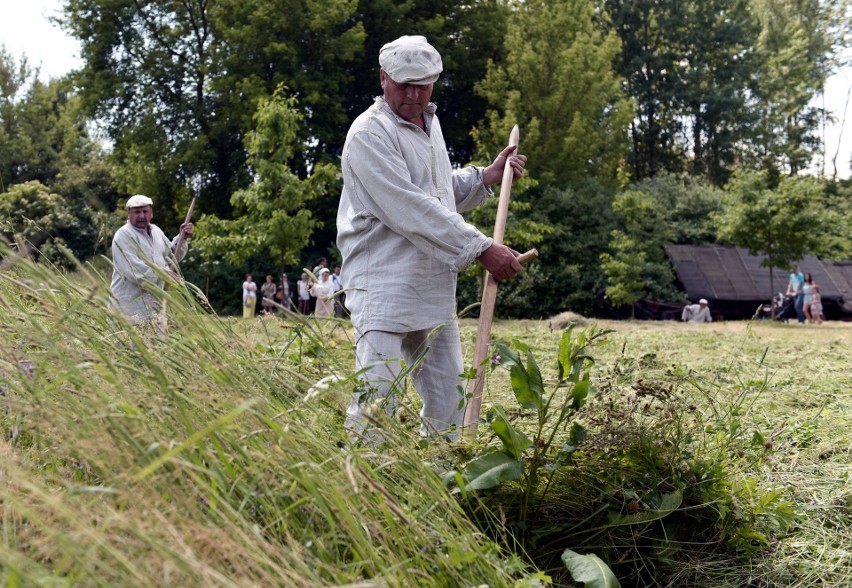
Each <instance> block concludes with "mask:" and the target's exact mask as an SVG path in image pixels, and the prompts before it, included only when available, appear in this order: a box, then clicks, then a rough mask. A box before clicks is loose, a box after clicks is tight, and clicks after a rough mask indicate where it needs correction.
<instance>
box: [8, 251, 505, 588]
mask: <svg viewBox="0 0 852 588" xmlns="http://www.w3.org/2000/svg"><path fill="white" fill-rule="evenodd" d="M4 253H5V254H6V257H5V264H6V267H5V268H4V269H3V270H2V272H1V273H0V312H2V315H3V319H2V321H0V329H2V342H0V390H2V396H0V405H2V414H0V430H2V441H0V453H2V459H0V516H2V518H1V519H0V521H2V522H0V570H2V571H0V583H2V584H3V585H6V586H18V585H20V586H25V585H27V586H28V585H52V586H53V585H86V586H105V587H106V586H119V585H120V586H151V585H175V586H179V585H183V586H202V585H203V586H251V585H257V586H260V585H263V586H320V585H322V586H328V585H350V584H351V585H359V586H379V585H381V586H414V585H435V586H473V585H481V584H488V585H491V586H501V585H509V584H511V583H512V578H511V577H510V574H509V572H508V571H507V569H508V566H509V565H514V564H507V563H506V561H505V559H504V554H502V553H501V552H500V550H499V549H498V548H497V547H496V546H495V545H494V544H493V543H491V542H489V541H487V540H486V539H485V538H484V537H483V536H482V535H481V534H480V533H479V532H478V531H477V530H476V528H475V527H474V526H473V525H472V524H471V523H470V522H469V521H468V520H467V519H466V518H465V516H464V515H463V513H462V512H461V510H460V508H459V506H458V504H457V503H456V502H455V500H454V499H453V498H452V497H451V496H450V495H449V494H448V493H447V491H446V490H445V489H444V488H443V487H442V484H441V481H440V479H439V477H438V476H437V475H436V474H435V473H433V471H432V470H431V469H430V467H428V466H427V465H424V464H423V460H422V457H421V456H420V455H419V454H418V453H417V450H416V449H415V448H416V447H417V444H416V443H415V442H414V440H412V439H405V440H400V442H399V443H397V444H396V446H397V448H398V449H396V450H394V451H393V453H392V454H378V453H375V452H371V451H368V450H352V449H342V446H344V445H345V442H346V438H345V437H344V435H343V431H342V426H341V425H342V413H341V410H340V405H339V403H338V402H336V401H335V396H334V394H335V393H340V394H345V393H346V392H347V390H348V389H351V387H352V382H351V380H350V379H348V376H347V374H348V370H349V366H345V368H344V367H343V366H339V365H337V364H336V363H335V360H334V354H333V353H330V352H329V351H330V350H331V348H332V347H333V345H332V344H331V341H338V340H339V342H340V343H341V345H343V346H346V345H348V343H347V339H346V337H345V335H343V333H345V330H343V329H340V328H339V327H337V326H336V323H334V322H333V321H328V322H325V323H317V322H314V321H312V320H298V319H296V318H293V319H292V320H289V321H282V320H280V319H273V320H270V321H263V322H255V323H254V325H255V328H254V329H253V330H252V331H253V332H252V333H251V334H249V333H248V330H247V329H246V327H245V324H246V323H245V322H244V321H229V320H222V319H219V318H217V317H213V316H211V315H209V314H208V313H206V312H204V310H203V308H202V306H201V305H199V303H198V302H197V296H196V293H194V292H192V291H191V289H190V288H189V287H186V286H181V285H178V284H172V285H171V286H170V288H169V290H168V292H167V293H166V294H164V298H165V299H166V303H167V306H168V309H169V315H170V329H169V334H168V335H167V336H165V337H159V336H157V335H155V334H152V333H145V332H142V331H139V330H138V329H136V328H134V327H132V326H131V325H129V324H128V322H127V321H126V320H125V318H124V317H123V316H121V315H120V314H118V313H117V312H115V311H113V310H112V309H110V308H109V304H108V295H109V288H108V282H107V281H106V277H105V276H104V275H102V274H101V273H99V272H97V271H94V270H93V269H92V268H90V267H79V268H78V269H77V271H76V272H75V273H74V274H73V275H66V274H64V273H61V272H59V271H57V270H55V269H52V268H50V267H49V266H46V265H41V264H33V263H31V262H29V261H28V260H22V259H18V260H14V258H13V256H12V254H11V253H10V252H8V251H6V252H4ZM258 324H261V325H263V327H264V328H263V329H262V331H261V334H260V335H259V336H258V334H257V332H256V326H257V325H258ZM249 335H251V336H249ZM331 373H337V374H338V375H339V376H341V378H342V381H341V382H339V383H338V384H336V385H335V389H334V390H333V391H332V392H331V393H330V394H329V393H326V394H320V395H314V394H308V391H309V389H310V387H311V386H312V385H313V384H315V383H316V382H317V381H318V380H320V379H321V378H322V377H324V376H327V375H329V374H331ZM306 396H307V397H309V398H307V399H306ZM398 434H404V432H400V433H398ZM407 448H412V449H407ZM515 567H517V566H515Z"/></svg>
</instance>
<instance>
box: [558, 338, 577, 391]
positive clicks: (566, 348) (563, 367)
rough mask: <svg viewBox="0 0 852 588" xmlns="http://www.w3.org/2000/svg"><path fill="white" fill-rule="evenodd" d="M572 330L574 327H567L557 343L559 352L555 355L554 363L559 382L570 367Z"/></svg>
mask: <svg viewBox="0 0 852 588" xmlns="http://www.w3.org/2000/svg"><path fill="white" fill-rule="evenodd" d="M573 330H574V325H569V326H568V328H567V329H565V331H564V332H563V333H562V339H561V340H560V341H559V351H558V353H557V355H556V361H557V363H558V365H559V380H560V381H561V380H562V378H564V377H565V376H566V374H567V373H568V371H569V370H570V367H571V350H572V349H573V345H572V343H571V332H572V331H573Z"/></svg>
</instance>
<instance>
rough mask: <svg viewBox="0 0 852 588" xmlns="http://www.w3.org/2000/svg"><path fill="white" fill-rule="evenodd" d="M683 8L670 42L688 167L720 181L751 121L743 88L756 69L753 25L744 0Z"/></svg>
mask: <svg viewBox="0 0 852 588" xmlns="http://www.w3.org/2000/svg"><path fill="white" fill-rule="evenodd" d="M683 8H684V9H685V10H684V19H685V22H686V26H685V27H683V28H682V29H679V31H678V32H679V34H678V35H677V36H676V38H675V43H676V49H677V50H678V53H679V56H680V61H679V62H678V65H679V67H678V73H677V77H678V81H679V85H680V87H679V98H678V106H679V109H680V111H681V113H682V114H683V115H684V116H685V117H686V119H687V132H688V138H687V141H688V145H689V147H690V150H691V152H692V153H691V158H690V162H689V167H688V170H689V171H690V172H691V173H692V174H694V175H700V176H704V177H706V178H708V179H709V180H710V181H712V182H713V183H714V184H716V185H723V184H724V183H725V182H726V181H727V179H728V176H729V174H730V170H731V169H732V168H733V167H734V164H735V163H736V161H737V158H738V156H739V154H740V149H741V147H740V142H741V141H743V139H745V140H746V141H748V140H749V138H750V137H751V135H752V132H753V131H752V129H753V127H754V124H755V121H754V118H755V115H754V112H753V108H752V107H751V106H750V104H749V103H748V97H749V93H748V89H749V82H750V81H751V80H752V79H753V77H754V76H755V75H756V74H757V72H758V65H759V64H758V60H757V58H756V57H755V55H754V41H755V39H756V37H757V32H758V28H757V24H756V22H755V21H754V19H753V18H752V15H751V13H750V11H749V3H748V0H733V1H731V0H700V1H692V2H687V3H686V4H685V5H684V6H683Z"/></svg>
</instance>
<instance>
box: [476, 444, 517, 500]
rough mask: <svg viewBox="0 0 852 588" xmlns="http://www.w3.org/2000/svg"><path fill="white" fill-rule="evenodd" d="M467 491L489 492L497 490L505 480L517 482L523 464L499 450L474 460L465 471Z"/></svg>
mask: <svg viewBox="0 0 852 588" xmlns="http://www.w3.org/2000/svg"><path fill="white" fill-rule="evenodd" d="M464 477H465V479H466V480H467V483H466V484H465V489H467V490H488V489H489V488H496V487H497V486H499V485H500V482H502V481H504V480H517V479H518V478H520V477H521V462H519V461H518V460H517V459H515V458H513V457H512V456H511V455H507V454H505V453H503V452H502V451H499V450H496V449H495V450H494V451H491V452H489V453H483V454H482V455H480V456H478V457H476V458H475V459H473V460H472V461H471V462H470V463H468V464H467V466H466V467H465V469H464Z"/></svg>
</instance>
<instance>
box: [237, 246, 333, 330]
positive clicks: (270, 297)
mask: <svg viewBox="0 0 852 588" xmlns="http://www.w3.org/2000/svg"><path fill="white" fill-rule="evenodd" d="M311 274H313V275H311ZM342 290H343V283H342V282H341V281H340V266H337V267H335V268H334V272H332V271H331V270H330V269H329V268H328V260H327V259H326V258H324V257H322V258H320V260H319V263H318V264H317V266H316V267H314V269H313V271H312V272H311V273H310V274H309V273H308V272H302V275H301V278H300V279H299V281H298V282H296V283H295V284H293V283H291V282H290V281H289V280H288V279H287V274H286V273H282V274H281V280H280V281H279V282H278V283H276V282H275V277H274V276H272V275H267V276H266V281H265V282H263V284H262V285H261V286H260V306H261V313H262V314H263V315H272V314H275V313H276V312H277V311H278V310H279V309H280V308H284V309H286V310H289V311H296V312H298V313H300V314H303V315H311V314H314V315H316V316H317V317H319V318H326V317H330V316H336V317H338V318H343V317H344V316H345V314H346V312H345V307H344V304H343V303H344V299H345V296H346V294H345V293H344V292H342ZM257 299H258V287H257V284H256V283H255V281H254V278H253V276H252V275H251V274H246V279H245V281H244V282H243V318H253V317H254V316H255V309H256V307H257Z"/></svg>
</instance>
